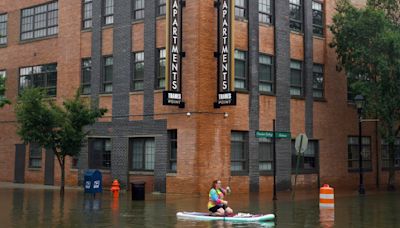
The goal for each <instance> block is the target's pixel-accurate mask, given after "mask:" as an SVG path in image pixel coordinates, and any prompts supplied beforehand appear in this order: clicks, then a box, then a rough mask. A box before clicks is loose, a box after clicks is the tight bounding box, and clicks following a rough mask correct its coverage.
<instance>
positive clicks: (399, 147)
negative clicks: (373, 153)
mask: <svg viewBox="0 0 400 228" xmlns="http://www.w3.org/2000/svg"><path fill="white" fill-rule="evenodd" d="M381 149H382V150H381V151H382V168H383V169H389V168H390V157H389V144H387V143H386V142H385V141H384V140H382V145H381ZM394 168H395V169H400V138H397V139H396V141H395V142H394Z"/></svg>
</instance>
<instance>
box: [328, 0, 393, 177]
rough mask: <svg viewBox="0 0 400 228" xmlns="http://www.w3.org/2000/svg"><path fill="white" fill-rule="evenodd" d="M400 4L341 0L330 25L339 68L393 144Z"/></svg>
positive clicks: (386, 139)
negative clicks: (363, 4)
mask: <svg viewBox="0 0 400 228" xmlns="http://www.w3.org/2000/svg"><path fill="white" fill-rule="evenodd" d="M399 6H400V3H399V1H398V0H369V1H368V5H367V7H365V8H363V9H358V8H355V7H353V6H352V5H351V4H349V1H348V0H339V1H338V6H337V11H338V12H337V14H336V15H335V16H334V18H333V25H332V26H331V27H330V29H331V31H332V33H333V35H334V38H333V40H332V43H331V44H330V46H331V47H333V48H336V53H337V56H338V60H339V68H342V69H344V70H345V71H346V73H347V74H348V82H349V84H350V87H351V89H352V90H353V91H355V92H356V93H358V94H362V95H363V96H364V97H365V98H366V100H367V105H366V107H365V108H364V110H365V113H366V114H367V115H369V116H373V117H374V118H378V119H379V121H380V122H379V125H380V135H381V137H382V138H383V139H384V140H385V142H388V143H389V144H393V143H394V141H395V138H396V137H397V135H396V134H397V133H398V131H396V130H397V127H398V124H399V122H400V23H399V22H400V20H399V18H400V16H399V15H400V13H399V12H400V7H399ZM392 149H393V148H392ZM389 153H391V154H393V153H394V151H393V150H390V151H389ZM391 159H392V160H393V159H394V156H391ZM393 164H394V163H393ZM390 173H391V174H394V167H390ZM393 176H394V175H390V177H389V184H390V183H393V181H394V179H393Z"/></svg>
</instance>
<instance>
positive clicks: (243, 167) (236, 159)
mask: <svg viewBox="0 0 400 228" xmlns="http://www.w3.org/2000/svg"><path fill="white" fill-rule="evenodd" d="M247 163H248V139H247V134H246V132H239V131H232V133H231V172H233V173H244V172H247V170H248V168H247V167H248V164H247Z"/></svg>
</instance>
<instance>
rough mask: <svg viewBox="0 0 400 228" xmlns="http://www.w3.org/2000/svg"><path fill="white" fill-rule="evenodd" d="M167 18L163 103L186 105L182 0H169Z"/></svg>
mask: <svg viewBox="0 0 400 228" xmlns="http://www.w3.org/2000/svg"><path fill="white" fill-rule="evenodd" d="M166 5H167V15H166V17H167V19H166V27H167V28H166V31H167V40H166V44H167V45H166V46H167V47H166V69H165V79H166V91H164V92H163V105H177V106H179V107H180V108H184V107H185V103H184V102H183V99H182V92H181V83H182V82H181V80H182V57H183V56H182V55H183V52H182V7H183V6H184V1H182V0H167V3H166Z"/></svg>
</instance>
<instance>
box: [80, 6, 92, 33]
mask: <svg viewBox="0 0 400 228" xmlns="http://www.w3.org/2000/svg"><path fill="white" fill-rule="evenodd" d="M82 14H83V16H82V28H83V29H88V28H91V27H92V18H93V15H92V14H93V0H83V2H82Z"/></svg>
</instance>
